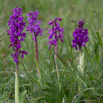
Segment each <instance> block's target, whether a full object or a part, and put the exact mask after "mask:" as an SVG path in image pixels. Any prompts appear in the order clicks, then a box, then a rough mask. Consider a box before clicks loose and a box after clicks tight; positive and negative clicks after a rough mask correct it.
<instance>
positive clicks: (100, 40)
mask: <svg viewBox="0 0 103 103" xmlns="http://www.w3.org/2000/svg"><path fill="white" fill-rule="evenodd" d="M96 34H97V37H98V40H99V44H100V45H101V47H102V39H101V37H100V34H99V33H98V31H96Z"/></svg>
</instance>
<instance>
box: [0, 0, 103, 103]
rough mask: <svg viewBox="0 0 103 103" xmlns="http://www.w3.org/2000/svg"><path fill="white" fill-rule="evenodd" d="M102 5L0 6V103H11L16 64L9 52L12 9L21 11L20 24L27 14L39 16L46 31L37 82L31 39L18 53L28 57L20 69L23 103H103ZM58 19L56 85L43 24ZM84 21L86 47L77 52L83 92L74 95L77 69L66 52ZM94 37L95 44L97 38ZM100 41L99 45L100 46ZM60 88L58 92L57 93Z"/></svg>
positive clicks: (33, 1) (51, 1) (47, 0)
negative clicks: (81, 66)
mask: <svg viewBox="0 0 103 103" xmlns="http://www.w3.org/2000/svg"><path fill="white" fill-rule="evenodd" d="M102 5H103V0H98V1H95V0H0V48H1V49H0V60H1V62H0V73H1V74H0V103H14V94H15V93H14V84H15V83H14V80H15V79H14V75H15V63H14V62H13V58H12V57H11V56H10V55H11V54H12V53H13V50H12V48H8V46H9V44H10V41H9V36H7V32H6V30H7V29H8V20H9V15H12V12H11V11H12V9H13V8H14V7H16V6H18V7H22V8H23V16H24V17H25V20H24V21H27V16H26V14H27V12H30V11H35V10H38V11H39V13H40V14H39V18H38V19H41V20H42V25H41V28H43V29H45V31H44V32H43V35H44V36H43V37H41V36H39V37H38V46H39V48H38V49H39V62H40V65H39V66H40V70H41V77H42V79H41V80H40V81H39V80H38V77H37V72H36V61H35V52H34V51H35V48H34V42H33V40H32V35H31V34H30V33H28V32H27V37H26V39H25V42H24V43H22V46H23V49H24V50H26V51H28V52H29V55H26V56H25V57H24V59H23V60H22V59H21V58H20V64H19V81H20V94H21V93H22V92H24V91H25V90H27V92H26V97H25V102H24V103H72V101H73V100H74V102H73V103H84V101H88V103H103V76H102V75H103V70H102V68H103V63H102V61H103V53H102V52H103V46H102V45H101V43H102V37H103V36H102V33H103V29H102V28H103V20H102V17H103V6H102ZM55 17H61V18H62V21H61V27H64V28H65V30H64V31H65V33H64V35H65V37H64V43H61V42H60V41H59V43H58V55H57V56H58V58H57V61H58V62H57V64H58V69H59V74H60V81H58V77H57V74H56V68H55V61H54V47H52V48H51V50H50V51H49V46H48V45H47V44H46V43H47V42H48V36H49V35H48V29H49V27H50V26H48V22H49V21H52V20H53V19H54V18H55ZM81 19H84V21H85V25H84V26H85V28H88V30H89V35H88V36H89V38H90V40H89V42H88V43H87V44H86V48H82V52H84V56H85V68H84V75H83V77H82V76H81V77H82V79H83V81H84V82H85V83H86V84H87V88H85V86H84V88H83V89H82V91H81V92H78V90H77V86H78V83H77V78H76V75H77V72H78V71H77V66H78V63H79V61H78V56H79V53H78V51H76V50H75V49H74V48H72V47H71V41H72V40H73V36H72V33H73V31H74V29H75V28H77V26H78V21H79V20H81ZM96 31H98V33H99V35H100V38H99V37H98V35H97V34H96ZM100 39H101V40H100ZM59 83H60V84H61V90H59Z"/></svg>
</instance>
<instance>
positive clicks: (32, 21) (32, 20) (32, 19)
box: [27, 10, 44, 42]
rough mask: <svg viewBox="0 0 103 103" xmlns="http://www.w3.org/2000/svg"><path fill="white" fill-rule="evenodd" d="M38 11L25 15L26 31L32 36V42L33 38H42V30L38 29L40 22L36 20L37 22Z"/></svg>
mask: <svg viewBox="0 0 103 103" xmlns="http://www.w3.org/2000/svg"><path fill="white" fill-rule="evenodd" d="M38 14H39V12H38V10H36V11H35V12H32V11H31V12H30V13H28V14H27V16H28V19H27V20H28V21H29V25H28V26H27V31H29V32H30V33H32V36H33V40H34V42H35V36H36V37H37V36H38V35H39V34H40V35H41V36H43V34H42V31H43V30H44V29H40V26H39V25H40V24H41V21H42V20H38V21H37V18H38Z"/></svg>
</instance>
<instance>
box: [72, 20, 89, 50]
mask: <svg viewBox="0 0 103 103" xmlns="http://www.w3.org/2000/svg"><path fill="white" fill-rule="evenodd" d="M78 23H79V24H78V26H79V28H77V29H75V31H74V32H73V36H74V40H72V42H73V44H72V47H75V48H76V50H78V48H79V49H81V46H84V47H85V43H86V42H88V41H89V37H88V29H85V28H83V25H84V21H83V20H80V21H79V22H78Z"/></svg>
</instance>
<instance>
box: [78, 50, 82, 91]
mask: <svg viewBox="0 0 103 103" xmlns="http://www.w3.org/2000/svg"><path fill="white" fill-rule="evenodd" d="M80 59H81V48H79V67H78V71H79V73H81V65H80ZM81 75H82V74H81ZM81 88H82V81H81V77H80V76H79V74H78V91H80V90H81Z"/></svg>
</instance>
